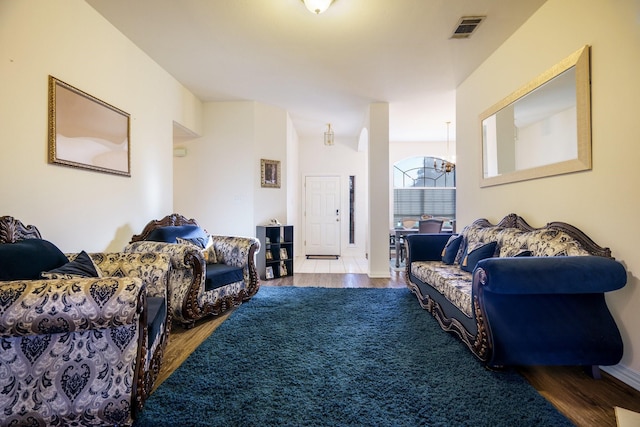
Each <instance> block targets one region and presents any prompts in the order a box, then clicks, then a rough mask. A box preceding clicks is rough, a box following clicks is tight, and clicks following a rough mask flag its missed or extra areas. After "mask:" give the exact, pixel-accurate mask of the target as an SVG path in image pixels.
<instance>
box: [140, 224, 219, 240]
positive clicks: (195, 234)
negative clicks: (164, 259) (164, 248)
mask: <svg viewBox="0 0 640 427" xmlns="http://www.w3.org/2000/svg"><path fill="white" fill-rule="evenodd" d="M178 237H180V238H182V239H198V238H202V239H204V241H205V242H206V241H207V239H208V238H209V236H208V235H207V233H205V232H204V230H203V229H202V228H200V227H198V226H197V225H168V226H166V227H159V228H156V229H155V230H153V231H152V232H151V233H149V235H148V236H147V239H146V240H150V241H153V242H165V243H176V238H178Z"/></svg>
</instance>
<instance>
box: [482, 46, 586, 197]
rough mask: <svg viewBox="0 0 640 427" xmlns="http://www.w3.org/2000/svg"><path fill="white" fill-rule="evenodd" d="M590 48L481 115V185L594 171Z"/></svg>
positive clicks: (558, 65) (582, 50)
mask: <svg viewBox="0 0 640 427" xmlns="http://www.w3.org/2000/svg"><path fill="white" fill-rule="evenodd" d="M589 49H590V48H589V46H584V47H582V48H581V49H579V50H578V51H576V52H574V53H573V54H571V55H570V56H569V57H567V58H565V59H564V60H562V61H561V62H560V63H558V64H556V65H555V66H554V67H552V68H551V69H549V70H547V71H545V72H544V73H543V74H541V75H540V76H538V77H537V78H535V79H534V80H532V81H531V82H529V83H528V84H526V85H524V86H523V87H521V88H520V89H518V90H517V91H515V92H514V93H512V94H511V95H509V96H508V97H506V98H505V99H503V100H502V101H500V102H498V103H497V104H495V105H494V106H492V107H491V108H489V109H488V110H486V111H485V112H484V113H482V114H481V115H480V123H481V132H482V168H481V170H482V176H481V180H480V186H481V187H488V186H492V185H500V184H506V183H510V182H517V181H524V180H529V179H536V178H542V177H546V176H552V175H560V174H565V173H571V172H578V171H583V170H589V169H591V77H590V59H589Z"/></svg>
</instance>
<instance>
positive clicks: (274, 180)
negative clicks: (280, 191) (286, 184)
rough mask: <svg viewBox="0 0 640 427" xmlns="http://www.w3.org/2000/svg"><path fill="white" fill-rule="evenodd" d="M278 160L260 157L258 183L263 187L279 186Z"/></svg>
mask: <svg viewBox="0 0 640 427" xmlns="http://www.w3.org/2000/svg"><path fill="white" fill-rule="evenodd" d="M280 175H281V173H280V161H279V160H267V159H260V184H261V186H262V187H265V188H280Z"/></svg>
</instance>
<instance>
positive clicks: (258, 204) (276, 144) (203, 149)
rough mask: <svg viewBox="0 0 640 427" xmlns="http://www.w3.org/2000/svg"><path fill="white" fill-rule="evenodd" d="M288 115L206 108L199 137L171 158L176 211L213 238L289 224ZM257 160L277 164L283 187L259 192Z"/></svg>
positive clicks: (231, 106) (244, 106) (255, 108)
mask: <svg viewBox="0 0 640 427" xmlns="http://www.w3.org/2000/svg"><path fill="white" fill-rule="evenodd" d="M287 138H289V136H288V130H287V113H286V111H284V110H282V109H280V108H277V107H272V106H268V105H264V104H260V103H257V102H253V101H238V102H208V103H205V104H204V108H203V125H202V136H201V137H200V138H196V139H193V140H191V141H186V142H182V143H181V144H180V146H181V147H185V148H186V150H187V154H186V156H185V157H175V158H174V177H175V179H174V201H175V202H174V209H175V210H176V212H179V213H181V214H182V215H185V216H187V217H189V218H195V219H196V220H197V221H198V223H200V224H201V225H202V226H203V227H204V228H206V229H207V231H209V232H210V233H212V234H220V235H240V236H255V235H256V229H255V226H256V225H259V224H264V223H266V222H267V221H268V220H269V219H271V218H278V219H279V220H280V221H281V222H285V221H286V220H287V176H288V175H287V173H288V172H287V164H288V162H287ZM260 159H269V160H279V161H280V162H281V187H280V188H262V187H261V185H260Z"/></svg>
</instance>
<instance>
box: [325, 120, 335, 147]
mask: <svg viewBox="0 0 640 427" xmlns="http://www.w3.org/2000/svg"><path fill="white" fill-rule="evenodd" d="M324 145H333V129H331V123H327V131H326V132H325V133H324Z"/></svg>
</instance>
